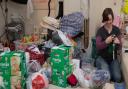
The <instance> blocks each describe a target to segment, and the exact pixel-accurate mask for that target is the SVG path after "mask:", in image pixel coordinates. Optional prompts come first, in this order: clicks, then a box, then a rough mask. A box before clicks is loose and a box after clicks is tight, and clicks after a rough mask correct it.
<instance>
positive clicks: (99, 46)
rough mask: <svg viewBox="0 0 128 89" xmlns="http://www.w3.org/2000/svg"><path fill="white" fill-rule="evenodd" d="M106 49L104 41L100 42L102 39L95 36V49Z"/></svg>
mask: <svg viewBox="0 0 128 89" xmlns="http://www.w3.org/2000/svg"><path fill="white" fill-rule="evenodd" d="M106 47H107V44H106V43H105V41H102V38H101V37H100V36H96V48H97V49H98V50H102V49H105V48H106Z"/></svg>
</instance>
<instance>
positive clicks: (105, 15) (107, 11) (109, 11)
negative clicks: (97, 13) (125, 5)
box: [102, 8, 114, 22]
mask: <svg viewBox="0 0 128 89" xmlns="http://www.w3.org/2000/svg"><path fill="white" fill-rule="evenodd" d="M108 15H112V20H114V15H113V11H112V9H111V8H105V9H104V11H103V14H102V17H103V20H102V22H105V21H108V20H109V17H108Z"/></svg>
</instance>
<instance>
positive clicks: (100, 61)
mask: <svg viewBox="0 0 128 89" xmlns="http://www.w3.org/2000/svg"><path fill="white" fill-rule="evenodd" d="M102 17H103V20H102V22H103V23H104V25H103V26H102V27H101V28H99V30H98V31H97V34H96V48H97V51H98V56H99V57H98V58H97V59H96V67H97V68H98V69H104V70H108V71H109V73H110V76H111V80H112V81H113V82H121V68H120V64H119V61H118V60H117V50H118V49H120V48H121V32H120V30H119V28H118V27H116V26H114V25H113V20H114V15H113V11H112V9H111V8H105V9H104V11H103V14H102ZM113 44H114V45H113ZM113 46H114V47H113ZM113 55H114V56H113Z"/></svg>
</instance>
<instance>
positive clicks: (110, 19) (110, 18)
mask: <svg viewBox="0 0 128 89" xmlns="http://www.w3.org/2000/svg"><path fill="white" fill-rule="evenodd" d="M108 18H109V19H108V21H106V22H105V24H106V25H107V26H112V23H113V18H112V15H111V14H109V15H108Z"/></svg>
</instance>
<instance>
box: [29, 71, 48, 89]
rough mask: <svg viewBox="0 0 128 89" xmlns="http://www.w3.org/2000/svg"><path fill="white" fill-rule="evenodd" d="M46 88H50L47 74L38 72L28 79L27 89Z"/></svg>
mask: <svg viewBox="0 0 128 89" xmlns="http://www.w3.org/2000/svg"><path fill="white" fill-rule="evenodd" d="M46 88H48V79H47V77H46V75H45V74H41V73H40V72H36V73H33V74H32V75H31V76H29V77H28V80H27V89H46Z"/></svg>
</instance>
